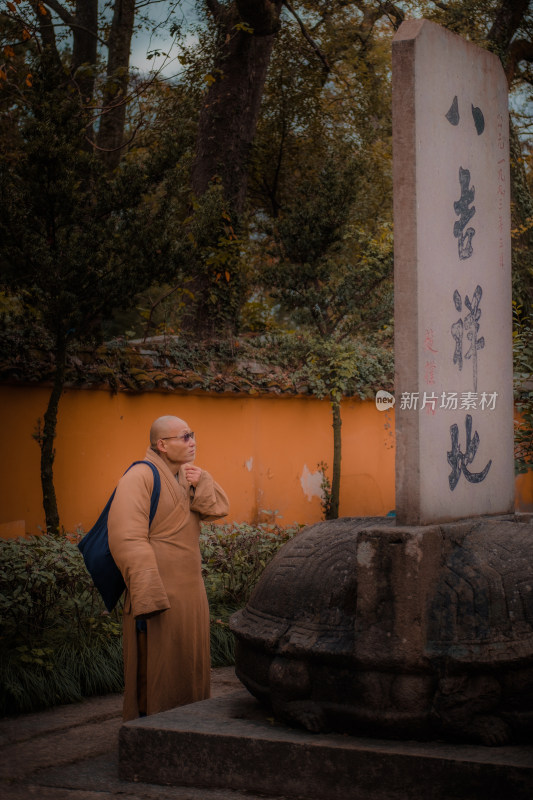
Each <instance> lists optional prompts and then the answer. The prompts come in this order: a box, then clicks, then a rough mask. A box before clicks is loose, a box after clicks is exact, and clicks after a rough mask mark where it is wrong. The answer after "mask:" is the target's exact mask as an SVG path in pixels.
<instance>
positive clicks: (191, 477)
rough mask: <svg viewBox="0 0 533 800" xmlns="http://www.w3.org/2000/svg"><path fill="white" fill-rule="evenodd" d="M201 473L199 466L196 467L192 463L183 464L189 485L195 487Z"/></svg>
mask: <svg viewBox="0 0 533 800" xmlns="http://www.w3.org/2000/svg"><path fill="white" fill-rule="evenodd" d="M201 475H202V470H201V468H200V467H196V466H195V465H194V464H185V477H186V478H187V481H188V483H189V485H190V486H194V487H195V488H196V485H197V483H198V481H199V480H200V477H201Z"/></svg>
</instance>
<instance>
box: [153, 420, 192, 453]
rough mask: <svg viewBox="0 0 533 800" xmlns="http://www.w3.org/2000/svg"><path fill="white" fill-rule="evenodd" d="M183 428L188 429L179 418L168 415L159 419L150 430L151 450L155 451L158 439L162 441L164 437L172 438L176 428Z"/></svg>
mask: <svg viewBox="0 0 533 800" xmlns="http://www.w3.org/2000/svg"><path fill="white" fill-rule="evenodd" d="M183 427H188V426H187V423H186V422H184V420H182V419H180V418H179V417H173V416H171V415H170V414H167V415H166V416H164V417H159V418H158V419H156V420H155V422H153V423H152V427H151V428H150V446H151V447H152V449H153V450H156V449H157V441H158V439H164V438H165V437H166V436H174V434H175V432H176V430H177V428H183Z"/></svg>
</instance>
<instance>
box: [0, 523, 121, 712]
mask: <svg viewBox="0 0 533 800" xmlns="http://www.w3.org/2000/svg"><path fill="white" fill-rule="evenodd" d="M119 615H120V609H118V610H117V611H115V612H113V614H108V613H107V612H106V610H105V607H104V605H103V603H102V601H101V599H100V596H99V594H98V592H97V591H96V589H95V588H94V586H93V584H92V581H91V579H90V577H89V575H88V573H87V571H86V569H85V565H84V563H83V559H82V558H81V554H80V552H79V550H78V548H77V547H76V544H75V543H74V542H73V541H71V540H70V539H69V538H67V537H57V538H56V537H53V536H49V535H43V536H33V537H30V538H28V539H8V540H0V714H12V713H20V712H27V711H33V710H36V709H39V708H46V707H48V706H51V705H57V704H60V703H69V702H74V701H76V700H80V699H81V698H82V697H84V696H87V695H91V694H98V693H105V692H112V691H120V690H121V688H122V643H121V636H120V627H121V626H120V618H119Z"/></svg>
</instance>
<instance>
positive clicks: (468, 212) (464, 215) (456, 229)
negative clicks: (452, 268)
mask: <svg viewBox="0 0 533 800" xmlns="http://www.w3.org/2000/svg"><path fill="white" fill-rule="evenodd" d="M459 184H460V187H461V197H460V198H459V200H456V201H455V202H454V204H453V208H454V211H455V213H456V214H457V216H458V217H459V219H458V220H457V221H456V222H455V223H454V225H453V235H454V236H455V238H456V239H457V240H458V243H457V246H458V248H459V258H460V259H461V260H462V261H463V260H464V259H466V258H470V256H471V255H472V253H473V252H474V248H473V247H472V239H473V237H474V236H475V233H476V231H475V229H474V228H472V226H470V227H468V228H467V227H466V226H467V225H468V223H469V222H470V220H471V219H472V217H473V216H474V214H475V213H476V207H475V206H472V207H470V206H471V203H473V202H474V197H475V194H476V190H475V188H474V187H473V186H472V188H470V170H468V169H463V168H462V167H459ZM465 228H466V230H465Z"/></svg>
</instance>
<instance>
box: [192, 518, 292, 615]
mask: <svg viewBox="0 0 533 800" xmlns="http://www.w3.org/2000/svg"><path fill="white" fill-rule="evenodd" d="M299 530H300V527H299V526H297V525H295V526H292V527H288V528H282V527H281V526H280V525H278V524H276V523H275V522H274V523H272V522H262V523H258V524H257V525H249V524H247V523H241V524H238V523H229V524H226V525H216V524H214V523H211V524H203V525H202V534H201V536H200V550H201V552H202V560H203V565H204V566H203V570H204V580H205V585H206V591H207V597H208V600H209V604H210V606H211V607H212V609H215V610H216V609H217V608H225V607H231V608H241V607H242V606H244V605H245V604H246V602H247V601H248V598H249V597H250V594H251V592H252V589H253V587H254V586H255V584H256V583H257V580H258V578H259V576H260V575H261V573H262V572H263V570H264V568H265V566H266V565H267V563H268V562H269V561H270V559H271V558H272V557H273V556H274V555H275V553H276V552H277V551H278V549H279V548H280V547H281V545H282V544H285V542H287V541H288V540H289V539H291V538H292V537H293V536H294V535H295V534H296V533H298V531H299Z"/></svg>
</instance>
